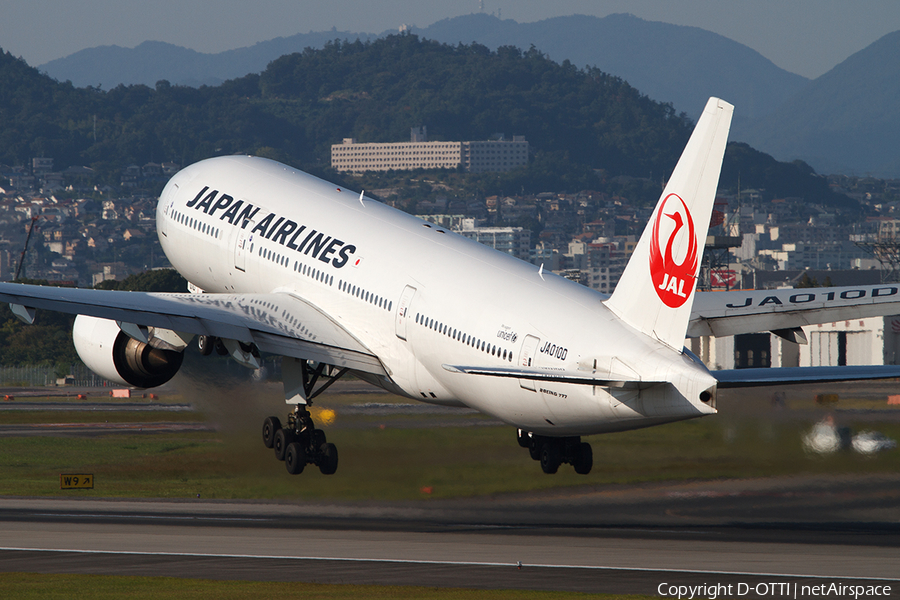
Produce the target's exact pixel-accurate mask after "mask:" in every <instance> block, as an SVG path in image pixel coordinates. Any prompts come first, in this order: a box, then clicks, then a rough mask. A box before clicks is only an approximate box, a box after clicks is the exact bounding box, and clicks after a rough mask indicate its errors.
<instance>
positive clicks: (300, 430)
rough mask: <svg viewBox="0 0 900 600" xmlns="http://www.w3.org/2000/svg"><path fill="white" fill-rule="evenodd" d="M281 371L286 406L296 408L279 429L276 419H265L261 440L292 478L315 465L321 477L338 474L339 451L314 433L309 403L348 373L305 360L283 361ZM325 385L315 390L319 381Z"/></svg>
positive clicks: (279, 423)
mask: <svg viewBox="0 0 900 600" xmlns="http://www.w3.org/2000/svg"><path fill="white" fill-rule="evenodd" d="M281 371H282V376H283V378H284V385H285V398H286V399H288V402H289V403H292V402H291V401H292V400H296V401H297V405H296V406H297V408H295V409H294V411H293V412H292V413H290V414H289V415H288V417H287V426H286V427H282V426H281V421H280V420H279V419H278V417H268V418H267V419H266V420H265V421H264V422H263V427H262V436H263V443H264V444H265V445H266V448H272V449H273V450H275V458H277V459H278V460H283V461H284V466H285V467H286V468H287V470H288V473H290V474H291V475H299V474H300V473H302V472H303V469H304V468H305V467H306V465H308V464H312V465H316V466H317V467H319V470H320V471H321V472H322V474H323V475H333V474H334V472H335V471H337V466H338V451H337V447H336V446H335V445H334V444H331V443H329V442H328V440H327V439H325V432H324V431H322V430H321V429H316V425H315V423H314V422H313V419H312V415H310V414H309V406H310V405H312V399H313V398H315V397H316V396H318V395H319V394H321V393H322V392H324V391H325V390H326V389H327V388H328V387H329V386H330V385H331V384H332V383H334V382H335V381H337V380H338V379H340V378H341V377H342V376H343V375H344V374H345V373H347V371H348V369H347V368H343V369H340V370H335V368H334V367H330V366H328V365H325V364H322V363H311V362H307V361H305V360H302V361H301V360H295V359H287V358H286V359H283V360H282V362H281ZM320 378H321V379H322V380H323V381H324V383H322V385H320V386H319V388H318V389H315V390H314V388H315V386H316V383H317V382H318V381H319V379H320Z"/></svg>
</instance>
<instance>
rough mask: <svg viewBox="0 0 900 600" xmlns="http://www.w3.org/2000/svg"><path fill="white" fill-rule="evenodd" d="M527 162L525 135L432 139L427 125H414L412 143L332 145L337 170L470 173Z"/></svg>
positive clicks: (349, 141) (352, 140)
mask: <svg viewBox="0 0 900 600" xmlns="http://www.w3.org/2000/svg"><path fill="white" fill-rule="evenodd" d="M527 164H528V142H527V141H525V138H524V136H518V135H517V136H513V139H512V140H505V139H499V140H484V141H475V142H429V141H428V136H427V131H426V129H425V127H414V128H413V129H412V131H411V134H410V140H409V142H399V143H390V144H380V143H364V144H361V143H359V142H357V141H356V139H355V138H344V141H343V142H342V143H340V144H333V145H332V146H331V167H332V168H333V169H335V170H336V171H350V172H354V173H361V172H365V171H390V170H396V171H404V170H410V169H453V170H456V169H462V170H463V171H465V172H467V173H485V172H496V171H509V170H511V169H515V168H517V167H521V166H524V165H527Z"/></svg>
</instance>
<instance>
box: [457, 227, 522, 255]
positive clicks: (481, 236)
mask: <svg viewBox="0 0 900 600" xmlns="http://www.w3.org/2000/svg"><path fill="white" fill-rule="evenodd" d="M473 221H474V220H473ZM457 233H459V234H460V235H462V236H464V237H467V238H469V239H470V240H475V241H476V242H478V243H479V244H484V245H485V246H490V247H491V248H493V249H494V250H499V251H500V252H505V253H506V254H511V255H512V256H515V257H516V258H519V259H522V260H528V259H529V253H530V251H531V230H529V229H524V228H522V227H475V226H473V223H472V222H471V221H464V222H463V228H462V229H460V230H458V231H457Z"/></svg>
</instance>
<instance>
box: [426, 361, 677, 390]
mask: <svg viewBox="0 0 900 600" xmlns="http://www.w3.org/2000/svg"><path fill="white" fill-rule="evenodd" d="M443 367H444V370H446V371H450V372H451V373H464V374H466V375H487V376H489V377H509V378H511V379H527V380H531V381H546V382H550V383H574V384H576V385H591V386H594V385H595V386H598V387H612V388H628V389H641V390H643V389H647V388H649V387H652V386H654V385H659V384H661V383H668V382H666V381H641V380H623V379H609V378H599V377H597V376H596V375H594V374H591V373H579V372H577V371H542V370H539V369H508V368H504V367H500V368H498V367H460V366H455V365H443Z"/></svg>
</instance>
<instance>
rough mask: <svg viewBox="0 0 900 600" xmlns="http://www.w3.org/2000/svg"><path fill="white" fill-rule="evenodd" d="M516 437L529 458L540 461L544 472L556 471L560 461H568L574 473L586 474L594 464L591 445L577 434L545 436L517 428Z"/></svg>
mask: <svg viewBox="0 0 900 600" xmlns="http://www.w3.org/2000/svg"><path fill="white" fill-rule="evenodd" d="M516 438H517V440H518V442H519V445H520V446H521V447H523V448H528V453H529V454H530V455H531V458H533V459H534V460H537V461H540V463H541V470H542V471H544V473H547V474H552V473H556V472H557V471H558V470H559V466H560V465H561V464H562V463H568V464H570V465H572V466H573V467H575V472H576V473H578V474H580V475H587V474H588V473H590V472H591V467H593V466H594V455H593V452H592V451H591V445H590V444H588V443H587V442H582V441H581V438H580V437H578V436H574V437H561V438H557V437H547V436H543V435H536V434H533V433H531V432H528V431H523V430H522V429H519V430H518V432H517V434H516Z"/></svg>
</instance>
